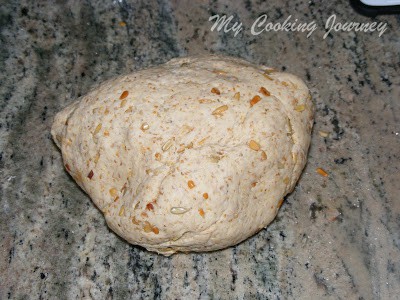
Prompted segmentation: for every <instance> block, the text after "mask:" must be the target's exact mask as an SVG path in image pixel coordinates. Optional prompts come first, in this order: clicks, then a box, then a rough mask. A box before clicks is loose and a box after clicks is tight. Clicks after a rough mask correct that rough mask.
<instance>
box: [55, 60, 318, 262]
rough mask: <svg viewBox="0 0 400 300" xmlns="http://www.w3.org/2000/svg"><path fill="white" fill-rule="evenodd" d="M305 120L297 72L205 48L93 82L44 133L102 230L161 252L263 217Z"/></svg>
mask: <svg viewBox="0 0 400 300" xmlns="http://www.w3.org/2000/svg"><path fill="white" fill-rule="evenodd" d="M312 124H313V105H312V102H311V97H310V94H309V91H308V89H307V87H306V86H305V84H304V83H303V82H302V81H301V80H300V79H299V78H297V77H295V76H293V75H290V74H287V73H281V72H277V71H275V70H273V69H269V68H266V67H263V66H255V65H253V64H250V63H248V62H246V61H244V60H241V59H237V58H231V57H221V56H204V57H185V58H176V59H173V60H171V61H169V62H168V63H166V64H164V65H160V66H157V67H153V68H149V69H146V70H142V71H139V72H135V73H132V74H129V75H125V76H120V77H117V78H115V79H112V80H108V81H106V82H104V83H102V84H101V85H99V86H98V87H97V88H95V89H93V90H91V91H90V92H89V93H88V94H87V95H85V96H84V97H81V98H80V99H79V100H78V101H76V102H75V103H73V104H71V105H70V106H68V107H66V108H65V109H63V110H62V111H61V112H59V113H58V114H57V115H56V117H55V120H54V124H53V127H52V135H53V138H54V140H55V142H56V144H57V146H58V147H59V148H60V149H61V151H62V156H63V160H64V164H65V168H66V169H67V171H68V172H69V173H70V174H71V175H72V177H73V178H74V179H75V180H76V182H77V183H78V184H79V186H81V188H82V189H83V190H84V191H86V193H87V194H88V195H89V196H90V197H91V199H92V200H93V202H94V203H95V204H96V206H97V207H98V208H99V209H100V210H101V211H102V212H103V213H104V216H105V218H106V221H107V224H108V225H109V227H110V228H111V229H112V230H113V231H114V232H116V233H117V234H118V235H120V236H121V237H122V238H124V239H125V240H127V241H128V242H129V243H132V244H136V245H141V246H143V247H145V248H146V249H148V250H150V251H156V252H158V253H161V254H164V255H171V254H173V253H174V252H177V251H183V252H186V251H211V250H217V249H222V248H225V247H228V246H232V245H235V244H237V243H239V242H241V241H243V240H244V239H246V238H248V237H250V236H251V235H253V234H255V233H256V232H258V231H259V230H261V229H262V228H264V227H265V226H267V225H268V224H269V223H270V222H271V221H272V220H273V219H274V217H275V216H276V214H277V212H278V209H279V207H280V205H281V204H282V201H283V197H284V196H285V195H286V194H288V193H289V192H290V191H292V190H293V188H294V186H295V184H296V181H297V180H298V178H299V176H300V173H301V171H302V169H303V167H304V165H305V163H306V157H307V151H308V147H309V144H310V133H311V129H312Z"/></svg>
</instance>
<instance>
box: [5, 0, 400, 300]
mask: <svg viewBox="0 0 400 300" xmlns="http://www.w3.org/2000/svg"><path fill="white" fill-rule="evenodd" d="M260 2H261V1H243V2H242V1H236V2H232V1H228V0H226V1H224V0H217V1H209V2H207V1H189V0H184V1H177V0H169V1H168V0H160V1H142V2H138V1H137V2H125V1H124V0H121V1H111V0H110V1H54V2H53V1H51V2H50V1H26V2H25V1H10V0H9V1H6V2H5V3H4V2H3V4H2V5H1V6H0V69H1V72H0V109H1V110H0V170H1V171H0V172H1V199H0V204H1V206H0V224H1V227H0V228H1V229H0V245H1V254H0V299H8V298H10V299H82V298H84V299H90V298H92V299H150V298H151V299H396V298H398V297H399V295H400V184H399V181H400V163H399V159H400V133H399V132H400V99H399V98H400V76H399V72H400V56H399V51H400V30H399V23H400V19H399V17H396V16H380V17H378V18H377V20H378V21H381V22H387V30H386V32H384V33H383V35H382V36H381V37H379V36H378V33H377V32H368V33H362V32H353V31H352V32H332V33H331V34H329V35H328V36H327V38H326V39H323V35H324V34H325V31H324V29H323V27H324V24H325V22H326V20H327V19H328V18H329V16H331V15H332V14H336V16H337V21H341V22H348V21H357V22H368V21H369V22H370V21H371V20H370V19H369V18H366V17H362V16H360V15H357V14H356V13H355V12H354V11H353V10H352V9H351V8H350V6H349V5H348V3H347V1H323V2H324V3H320V1H300V0H295V1H278V0H274V1H266V2H263V3H260ZM321 2H322V1H321ZM264 13H265V14H267V15H268V20H269V21H271V22H274V23H277V22H283V21H284V20H285V19H286V18H287V17H288V16H289V15H292V18H293V19H295V18H298V19H299V21H301V22H311V21H315V22H316V24H317V25H318V29H317V30H315V32H314V33H313V34H312V35H311V36H310V37H309V38H307V37H306V35H307V33H302V32H263V33H262V34H260V35H257V36H255V35H252V34H251V31H250V27H251V25H252V23H253V22H254V21H255V19H257V17H258V16H260V15H262V14H264ZM215 14H220V15H223V14H226V15H227V16H230V15H233V16H234V20H236V21H240V22H242V23H243V30H242V31H241V32H240V33H239V34H237V35H236V36H234V33H233V32H232V31H230V32H223V30H221V31H219V32H218V31H216V30H214V31H211V26H212V25H213V22H210V21H209V20H208V19H209V17H210V16H212V15H215ZM199 53H225V54H229V55H234V56H239V57H242V58H245V59H247V60H249V61H252V62H255V63H259V64H264V65H268V66H274V67H277V68H278V69H282V70H287V71H289V72H292V73H294V74H297V75H299V76H300V77H302V78H303V79H304V80H306V81H307V83H308V85H309V87H310V89H311V92H312V95H313V98H314V101H315V103H316V119H315V127H314V132H313V137H312V146H311V149H310V155H309V161H308V164H307V167H306V169H305V171H304V173H303V175H302V177H301V179H300V181H299V183H298V185H297V187H296V189H295V191H294V192H293V193H292V194H291V195H289V196H288V197H287V198H286V201H285V202H284V205H283V206H282V208H281V210H280V212H279V214H278V216H277V218H276V220H275V221H274V222H273V223H272V224H271V225H270V226H269V227H268V228H267V229H265V230H263V231H261V232H260V233H259V234H258V235H256V236H254V237H252V238H250V239H248V240H247V241H245V242H243V243H241V244H240V245H238V246H236V247H234V248H230V249H226V250H223V251H217V252H213V253H206V254H177V255H173V256H171V257H168V258H166V257H163V256H159V255H157V254H154V253H149V252H147V251H145V250H143V249H141V248H140V247H136V246H132V245H129V244H127V243H126V242H125V241H123V240H122V239H120V238H118V237H117V236H116V235H115V234H114V233H112V232H111V231H110V230H109V229H108V228H107V226H106V225H105V221H104V219H103V217H102V214H101V213H100V212H99V211H98V210H97V209H96V208H95V207H94V205H93V204H92V203H91V201H90V199H89V198H88V197H87V196H86V195H85V193H84V192H83V191H82V190H81V189H80V188H79V187H78V186H77V185H76V184H75V183H74V181H73V180H72V179H71V178H70V177H69V176H68V175H67V173H66V172H65V171H64V169H63V167H62V162H61V155H60V152H59V151H58V150H57V148H56V146H55V145H54V143H53V142H52V140H51V137H50V132H49V130H50V126H51V123H52V119H53V116H54V114H55V113H56V112H57V111H59V110H60V109H61V108H62V107H64V106H65V105H67V104H69V103H71V102H72V101H73V100H74V99H76V98H77V97H79V96H80V95H82V94H84V93H86V92H87V91H88V90H89V89H90V87H91V86H93V85H95V84H97V83H100V82H101V81H103V80H105V79H108V78H111V77H112V76H114V75H117V74H123V73H127V72H130V71H132V70H136V69H140V68H143V67H146V66H150V65H155V64H160V63H163V62H165V61H167V60H169V59H170V58H172V57H176V56H184V55H188V54H199ZM320 131H322V133H321V132H320ZM326 135H327V136H326ZM317 168H323V169H324V170H325V171H326V172H327V173H328V174H329V175H328V177H323V176H321V175H320V174H318V173H317V172H316V169H317Z"/></svg>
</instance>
